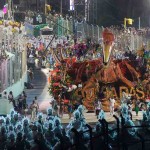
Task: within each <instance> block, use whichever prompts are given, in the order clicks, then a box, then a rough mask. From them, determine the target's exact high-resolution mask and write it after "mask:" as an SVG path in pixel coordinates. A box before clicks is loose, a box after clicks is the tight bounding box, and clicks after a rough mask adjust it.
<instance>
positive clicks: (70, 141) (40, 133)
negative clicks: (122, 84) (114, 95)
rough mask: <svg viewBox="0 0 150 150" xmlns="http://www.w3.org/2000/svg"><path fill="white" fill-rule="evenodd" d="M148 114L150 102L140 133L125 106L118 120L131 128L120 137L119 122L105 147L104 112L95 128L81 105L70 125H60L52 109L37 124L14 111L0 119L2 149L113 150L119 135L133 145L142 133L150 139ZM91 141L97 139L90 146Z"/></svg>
mask: <svg viewBox="0 0 150 150" xmlns="http://www.w3.org/2000/svg"><path fill="white" fill-rule="evenodd" d="M149 111H150V104H149V103H148V104H147V109H146V110H145V111H143V119H142V120H141V122H140V125H141V126H142V125H144V126H145V128H144V129H143V130H140V129H137V128H135V127H134V126H135V123H134V122H133V121H132V119H131V117H130V114H129V108H128V106H127V104H125V103H123V104H122V105H121V109H120V113H119V114H118V119H119V118H120V119H119V120H120V121H119V122H120V123H122V125H123V126H124V127H126V126H128V127H131V128H124V132H123V135H124V137H121V136H122V134H120V135H118V133H117V130H115V129H114V128H116V123H115V122H114V123H113V124H111V125H109V126H108V129H106V130H108V131H111V130H112V131H111V132H107V136H108V139H107V140H108V143H107V144H106V143H105V142H106V141H105V140H106V139H105V138H106V135H105V134H104V132H105V130H104V128H103V121H106V120H105V112H104V111H103V110H102V109H101V110H100V111H99V114H98V120H99V121H97V123H96V124H95V125H92V127H90V126H89V125H88V123H87V122H86V120H85V118H84V108H83V105H79V106H78V108H77V110H75V111H74V113H73V119H72V120H71V121H70V122H69V124H68V125H64V124H62V123H61V120H60V118H59V117H58V116H57V115H54V112H53V109H52V108H49V109H48V110H47V114H46V116H45V115H43V114H42V113H37V115H36V119H35V120H34V121H33V120H30V118H29V116H26V117H25V116H24V115H21V114H20V113H18V112H16V111H15V110H11V112H10V114H8V115H7V116H6V117H3V116H2V117H0V149H1V150H20V149H22V150H59V149H60V150H67V149H74V148H77V147H78V148H79V149H80V150H86V149H87V150H88V149H91V146H92V147H93V149H95V150H98V149H99V148H100V147H101V148H102V149H113V145H114V143H116V144H117V140H118V136H119V137H120V138H122V140H123V141H122V142H125V143H127V142H129V141H130V145H131V141H133V143H134V144H135V141H137V142H138V141H140V137H139V136H138V135H139V134H141V136H142V135H146V136H148V133H149V121H150V120H149V118H150V117H149V115H150V113H149ZM116 117H117V114H116ZM123 126H122V127H123ZM113 129H114V130H113ZM90 131H91V132H90ZM91 134H92V137H91ZM77 138H78V139H77ZM92 139H95V140H93V141H92V143H91V140H92ZM120 142H121V140H120ZM91 144H92V145H91ZM134 144H133V145H134ZM106 146H107V147H106ZM126 146H127V145H126ZM134 148H135V147H134Z"/></svg>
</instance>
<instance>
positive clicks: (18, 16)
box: [14, 12, 25, 22]
mask: <svg viewBox="0 0 150 150" xmlns="http://www.w3.org/2000/svg"><path fill="white" fill-rule="evenodd" d="M14 20H15V21H17V22H24V20H25V13H22V12H15V13H14Z"/></svg>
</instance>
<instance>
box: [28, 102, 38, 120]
mask: <svg viewBox="0 0 150 150" xmlns="http://www.w3.org/2000/svg"><path fill="white" fill-rule="evenodd" d="M30 108H31V120H32V121H35V118H36V114H37V112H38V109H39V105H38V103H36V102H35V101H34V100H33V102H32V104H31V106H30Z"/></svg>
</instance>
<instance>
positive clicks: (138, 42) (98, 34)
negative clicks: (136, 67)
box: [50, 17, 150, 51]
mask: <svg viewBox="0 0 150 150" xmlns="http://www.w3.org/2000/svg"><path fill="white" fill-rule="evenodd" d="M56 20H57V21H56V24H55V26H56V27H55V34H56V35H57V36H58V37H61V36H67V35H75V36H76V37H77V38H78V39H79V40H80V41H85V40H86V39H87V38H91V40H92V41H93V42H94V43H101V39H102V31H103V27H99V26H94V25H90V24H88V23H86V22H84V21H83V22H78V21H76V20H74V19H73V18H72V19H64V18H62V17H58V18H57V19H56ZM52 23H53V24H54V22H50V26H51V24H52ZM109 29H110V30H111V31H112V32H113V33H114V35H115V37H116V38H115V39H116V40H115V48H116V49H118V50H123V51H125V50H127V49H129V50H131V51H136V50H140V49H142V47H143V46H145V48H146V50H149V49H150V39H149V37H150V29H149V28H145V29H141V30H135V29H134V28H128V29H126V30H125V29H121V30H120V29H119V28H115V27H110V28H109ZM127 47H128V48H127Z"/></svg>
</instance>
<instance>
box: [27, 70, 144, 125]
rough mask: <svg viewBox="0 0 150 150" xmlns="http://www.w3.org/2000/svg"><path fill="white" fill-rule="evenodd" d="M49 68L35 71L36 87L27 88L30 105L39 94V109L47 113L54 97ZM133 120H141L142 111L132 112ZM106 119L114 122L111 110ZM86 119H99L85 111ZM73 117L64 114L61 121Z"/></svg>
mask: <svg viewBox="0 0 150 150" xmlns="http://www.w3.org/2000/svg"><path fill="white" fill-rule="evenodd" d="M47 76H48V69H41V70H35V71H34V79H33V81H32V83H33V85H34V89H26V94H27V104H28V105H29V106H30V104H31V103H32V100H34V97H35V96H37V100H38V104H39V111H40V112H42V113H44V114H46V110H47V108H49V107H50V101H51V100H52V97H51V96H50V95H49V92H48V82H47ZM132 115H133V121H137V120H141V119H142V112H139V115H138V116H136V114H135V111H133V112H132ZM45 116H46V115H44V117H45ZM105 116H106V120H107V121H108V122H114V121H115V118H114V117H113V116H112V115H110V113H109V112H106V113H105ZM84 117H85V120H86V121H87V122H88V123H89V124H92V123H96V122H97V121H98V119H97V117H96V116H95V113H94V112H93V113H84ZM72 119H73V115H72V117H71V119H69V116H68V114H63V117H62V118H61V121H62V123H63V124H68V123H69V122H70V121H71V120H72Z"/></svg>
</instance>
